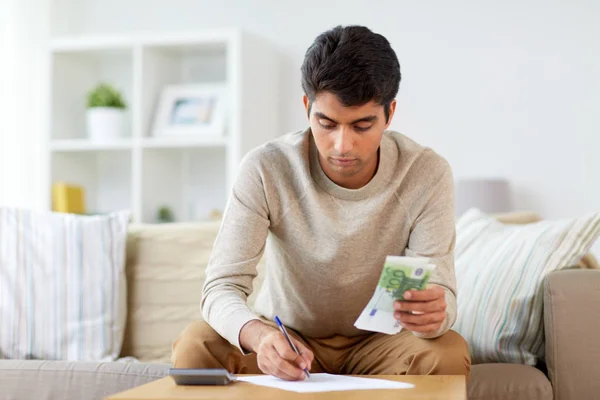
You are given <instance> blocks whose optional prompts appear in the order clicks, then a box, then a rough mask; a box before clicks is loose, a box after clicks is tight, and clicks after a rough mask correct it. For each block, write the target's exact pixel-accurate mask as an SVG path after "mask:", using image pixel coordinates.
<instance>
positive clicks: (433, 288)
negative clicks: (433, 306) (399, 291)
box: [404, 285, 445, 301]
mask: <svg viewBox="0 0 600 400" xmlns="http://www.w3.org/2000/svg"><path fill="white" fill-rule="evenodd" d="M443 296H445V292H444V289H443V288H442V287H441V286H438V285H427V288H426V289H424V290H407V291H406V292H405V293H404V298H405V299H406V300H410V301H432V300H437V299H439V298H442V297H443Z"/></svg>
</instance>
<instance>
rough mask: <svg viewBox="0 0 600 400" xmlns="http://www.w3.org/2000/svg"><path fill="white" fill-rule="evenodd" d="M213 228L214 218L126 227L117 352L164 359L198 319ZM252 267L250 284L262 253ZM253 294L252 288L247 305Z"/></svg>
mask: <svg viewBox="0 0 600 400" xmlns="http://www.w3.org/2000/svg"><path fill="white" fill-rule="evenodd" d="M219 228H220V221H214V222H203V223H172V224H132V225H130V226H129V234H128V240H127V265H126V271H127V288H128V299H127V300H128V309H129V317H128V319H127V326H126V329H125V338H124V343H123V351H122V353H121V355H122V356H123V357H125V356H131V357H134V358H136V359H138V360H139V361H143V362H165V363H168V362H170V358H171V344H172V343H173V341H174V340H175V339H176V338H177V336H178V335H179V334H180V333H181V332H182V331H183V329H184V328H185V327H186V326H187V325H188V324H189V323H191V322H192V321H195V320H200V319H202V313H201V311H200V301H201V297H202V286H203V284H204V279H205V269H206V266H207V264H208V261H209V258H210V254H211V251H212V248H213V244H214V241H215V239H216V237H217V233H218V231H219ZM258 268H259V271H261V272H260V274H259V277H258V279H256V280H255V282H254V287H255V288H257V287H258V286H260V284H261V280H262V275H263V273H262V269H263V268H264V258H263V260H261V262H260V263H259V266H258ZM254 298H255V293H253V295H252V296H250V298H249V299H248V302H249V304H250V306H252V303H253V300H254Z"/></svg>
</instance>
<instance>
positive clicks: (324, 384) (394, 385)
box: [236, 374, 414, 393]
mask: <svg viewBox="0 0 600 400" xmlns="http://www.w3.org/2000/svg"><path fill="white" fill-rule="evenodd" d="M236 380H238V381H243V382H249V383H253V384H255V385H260V386H268V387H272V388H277V389H283V390H289V391H292V392H300V393H308V392H333V391H337V390H366V389H410V388H412V387H414V385H412V384H410V383H405V382H395V381H388V380H385V379H371V378H359V377H354V376H346V375H331V374H310V378H308V379H306V380H304V381H286V380H283V379H279V378H276V377H274V376H271V375H259V376H244V377H240V376H238V377H237V378H236Z"/></svg>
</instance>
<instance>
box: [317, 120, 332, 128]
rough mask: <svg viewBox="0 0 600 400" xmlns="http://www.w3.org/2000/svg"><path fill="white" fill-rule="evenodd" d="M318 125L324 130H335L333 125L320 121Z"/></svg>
mask: <svg viewBox="0 0 600 400" xmlns="http://www.w3.org/2000/svg"><path fill="white" fill-rule="evenodd" d="M319 125H321V127H322V128H325V129H333V128H335V125H334V124H331V123H327V122H321V121H319Z"/></svg>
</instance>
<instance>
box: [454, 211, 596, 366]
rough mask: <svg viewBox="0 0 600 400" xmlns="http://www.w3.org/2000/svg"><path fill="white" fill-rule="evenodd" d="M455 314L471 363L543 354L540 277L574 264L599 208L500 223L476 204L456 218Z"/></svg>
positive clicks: (592, 234) (529, 359)
mask: <svg viewBox="0 0 600 400" xmlns="http://www.w3.org/2000/svg"><path fill="white" fill-rule="evenodd" d="M456 231H457V237H456V252H455V254H456V281H457V283H458V296H457V304H458V316H457V320H456V323H455V325H454V326H453V329H454V330H456V331H457V332H458V333H460V334H461V335H462V336H463V337H464V338H465V340H466V341H467V343H469V350H470V353H471V359H472V362H473V364H479V363H488V362H508V363H521V364H528V365H535V364H536V363H537V361H538V358H539V357H541V356H543V350H544V329H543V296H542V291H541V288H542V282H543V280H544V278H545V277H546V275H547V274H548V273H550V272H552V271H557V270H560V269H564V268H567V267H570V266H572V265H574V264H576V263H577V262H578V261H579V260H580V259H581V258H582V256H583V255H584V254H585V253H587V251H588V250H589V248H590V247H591V246H592V244H593V243H594V242H595V241H596V239H597V238H598V235H600V213H595V214H589V215H585V216H582V217H580V218H572V219H560V220H544V221H539V222H534V223H530V224H524V225H514V224H503V223H501V222H499V221H498V220H496V219H495V218H494V217H492V216H489V215H487V214H485V213H482V212H481V211H479V210H477V209H472V210H469V211H468V212H466V213H465V214H464V215H462V216H461V217H460V218H459V220H458V222H457V227H456Z"/></svg>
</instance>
